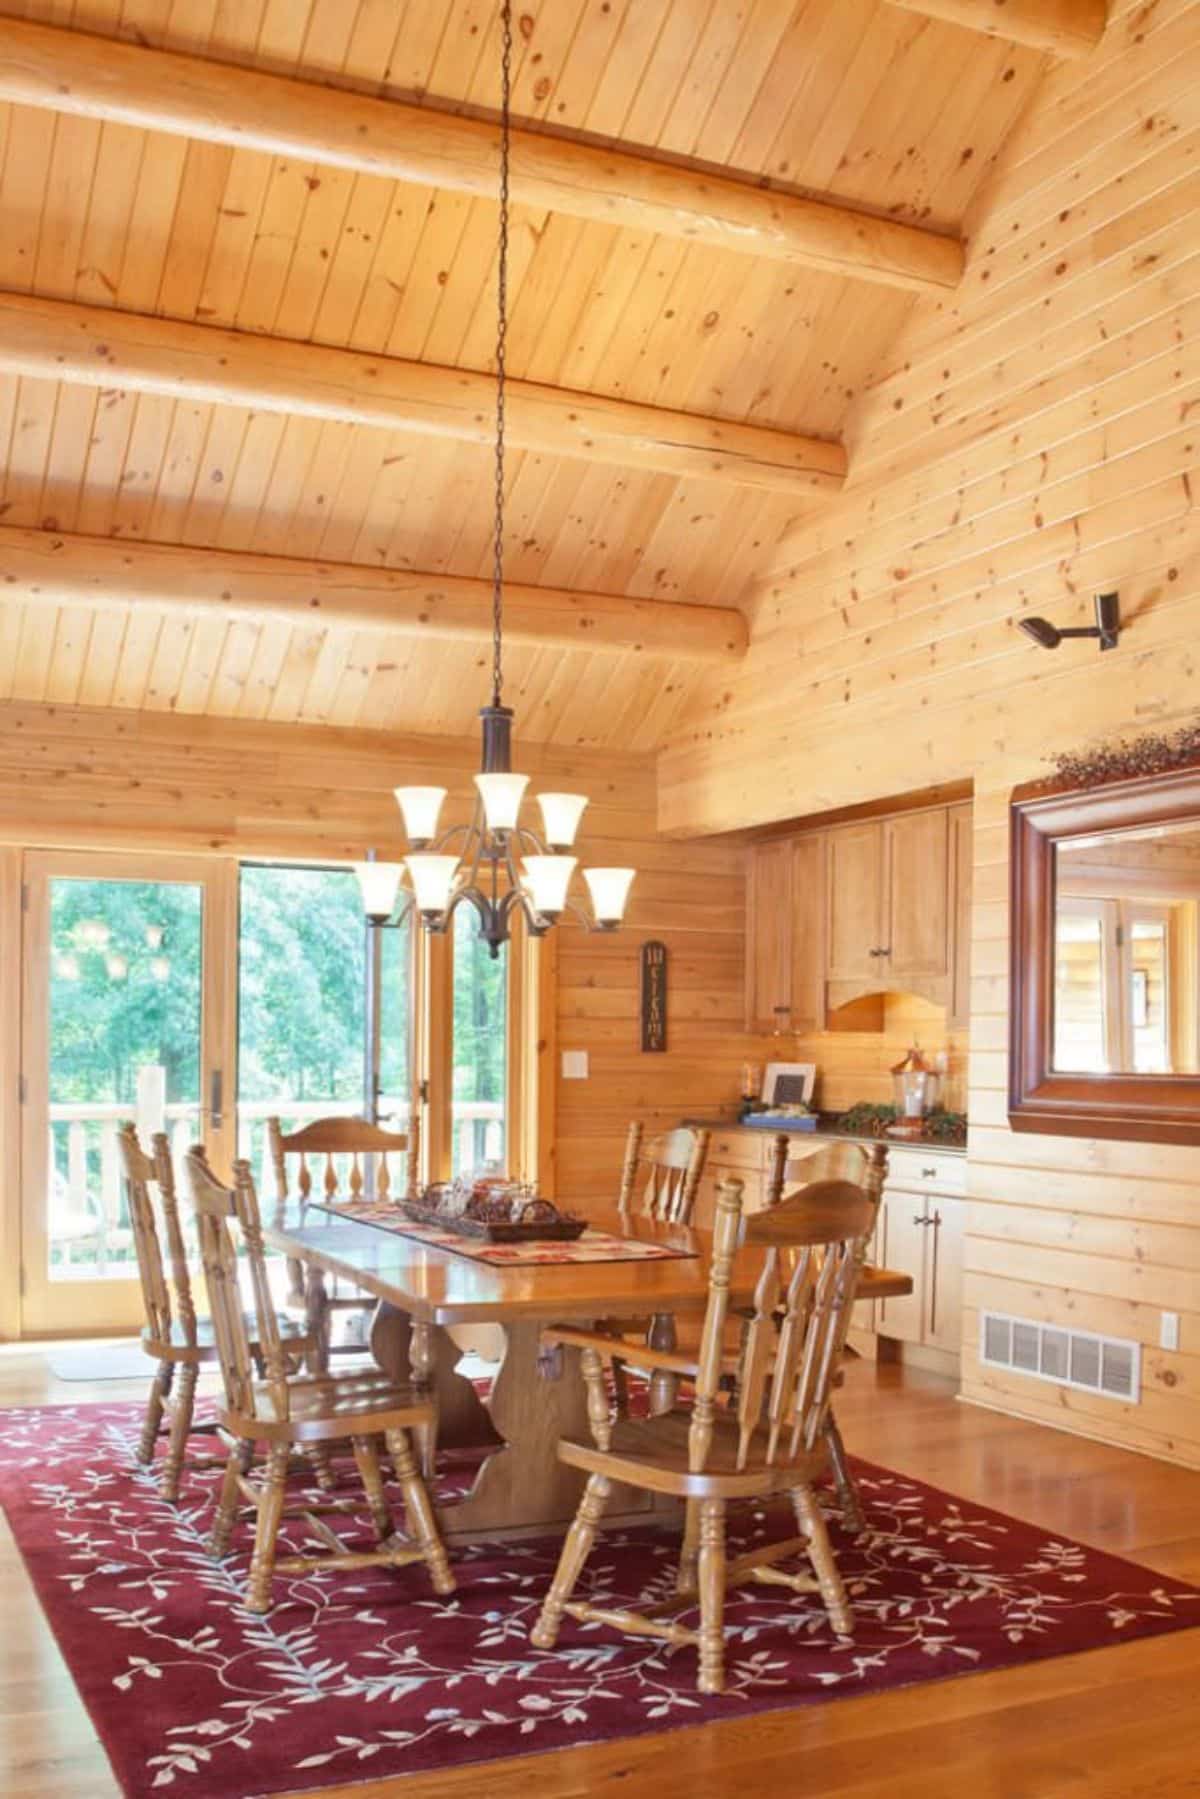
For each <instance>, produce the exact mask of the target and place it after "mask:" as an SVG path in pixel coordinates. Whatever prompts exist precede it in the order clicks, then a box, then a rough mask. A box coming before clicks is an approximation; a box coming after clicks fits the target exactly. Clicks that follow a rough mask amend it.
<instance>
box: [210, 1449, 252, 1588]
mask: <svg viewBox="0 0 1200 1799" xmlns="http://www.w3.org/2000/svg"><path fill="white" fill-rule="evenodd" d="M248 1447H249V1445H248V1444H246V1443H235V1444H234V1446H233V1448H232V1449H231V1450H230V1451H229V1460H228V1461H227V1462H226V1464H225V1474H224V1477H223V1478H222V1481H221V1491H220V1493H219V1495H218V1497H217V1509H216V1512H215V1513H214V1514H213V1522H212V1531H211V1533H210V1535H209V1539H208V1553H209V1555H211V1556H212V1557H214V1559H215V1560H216V1561H220V1560H221V1558H222V1556H226V1555H228V1554H229V1539H230V1537H231V1536H232V1535H233V1527H234V1525H235V1524H236V1522H237V1508H238V1492H239V1488H238V1479H239V1477H240V1476H241V1475H242V1474H243V1473H244V1472H245V1469H246V1450H247V1448H248Z"/></svg>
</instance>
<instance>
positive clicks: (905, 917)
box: [826, 806, 951, 1005]
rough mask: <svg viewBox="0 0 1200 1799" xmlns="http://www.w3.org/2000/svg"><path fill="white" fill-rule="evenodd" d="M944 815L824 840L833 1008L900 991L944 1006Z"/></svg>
mask: <svg viewBox="0 0 1200 1799" xmlns="http://www.w3.org/2000/svg"><path fill="white" fill-rule="evenodd" d="M949 841H950V832H949V824H948V819H947V810H946V808H945V807H944V806H939V807H937V808H936V809H935V810H933V811H930V812H905V813H898V814H897V815H896V816H895V817H894V818H883V819H871V820H869V821H866V822H864V823H862V824H855V825H840V826H838V827H837V828H836V829H834V830H832V831H830V832H829V849H828V870H829V875H828V883H827V898H826V912H827V926H826V941H827V943H828V945H829V956H828V960H827V963H826V974H827V976H828V979H829V981H830V983H831V984H832V989H833V990H832V992H831V994H830V1000H831V1003H833V1004H836V1005H842V1004H844V1003H845V1002H846V1001H847V1000H848V999H854V998H856V997H858V995H860V994H863V993H878V992H880V991H885V990H888V989H892V990H899V989H903V990H904V991H906V992H909V993H920V994H923V995H925V996H926V997H927V998H929V999H932V1000H935V1001H937V1002H939V1003H941V1004H943V1005H944V1004H945V1003H946V1001H947V998H948V986H949V982H948V976H949V970H950V960H951V952H950V868H949Z"/></svg>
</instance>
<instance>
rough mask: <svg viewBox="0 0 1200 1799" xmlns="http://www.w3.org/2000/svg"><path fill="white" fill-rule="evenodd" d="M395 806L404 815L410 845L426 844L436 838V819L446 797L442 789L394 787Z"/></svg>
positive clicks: (444, 790)
mask: <svg viewBox="0 0 1200 1799" xmlns="http://www.w3.org/2000/svg"><path fill="white" fill-rule="evenodd" d="M392 791H393V792H394V794H395V795H396V804H397V805H398V806H399V808H400V811H401V812H402V814H403V815H404V829H405V830H406V831H407V832H408V837H409V841H410V843H428V842H429V841H430V839H431V838H433V837H436V836H437V828H438V817H439V815H440V813H441V810H442V801H443V800H444V799H445V797H446V789H445V788H444V787H395V788H393V789H392Z"/></svg>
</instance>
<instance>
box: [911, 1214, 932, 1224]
mask: <svg viewBox="0 0 1200 1799" xmlns="http://www.w3.org/2000/svg"><path fill="white" fill-rule="evenodd" d="M913 1223H914V1224H928V1223H929V1220H928V1218H926V1217H925V1216H924V1214H923V1213H921V1212H914V1213H913Z"/></svg>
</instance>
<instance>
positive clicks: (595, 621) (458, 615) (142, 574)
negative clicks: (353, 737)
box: [0, 525, 747, 662]
mask: <svg viewBox="0 0 1200 1799" xmlns="http://www.w3.org/2000/svg"><path fill="white" fill-rule="evenodd" d="M504 592H505V597H504V630H505V636H506V637H507V638H508V639H509V640H510V641H512V642H514V643H525V644H534V645H537V646H538V647H540V648H543V649H568V650H577V649H598V650H634V651H639V652H640V653H641V654H642V655H644V656H654V657H662V658H663V659H665V660H667V661H672V662H676V661H680V662H689V661H690V662H727V661H729V660H730V659H731V658H736V657H738V656H741V655H742V654H743V653H744V651H745V648H746V639H747V633H746V621H745V619H744V618H743V617H742V614H741V613H740V612H734V611H731V610H729V609H728V608H725V607H718V606H697V605H692V604H689V603H687V602H683V601H680V602H674V601H671V600H636V599H629V598H627V597H626V596H625V595H623V594H597V593H574V592H572V591H570V590H568V589H565V588H561V587H527V586H524V585H522V584H520V583H518V582H513V583H512V584H511V585H507V586H506V587H505V590H504ZM0 593H2V594H3V596H4V598H5V600H18V601H24V602H26V603H27V604H32V605H39V606H43V607H52V606H91V607H103V606H107V605H120V606H140V607H148V608H150V609H152V610H154V611H161V612H174V613H178V612H189V613H199V614H204V615H207V616H209V617H217V618H230V619H245V620H249V621H250V622H252V623H259V622H261V621H262V620H264V619H287V620H290V621H291V622H292V623H294V624H296V625H302V626H304V627H305V628H307V629H309V630H311V629H312V628H313V626H314V625H322V624H324V625H329V626H331V627H335V626H336V627H341V628H349V629H354V630H369V631H382V632H395V633H396V634H397V635H399V636H403V637H414V638H419V639H423V640H426V641H428V642H434V641H437V640H438V639H443V640H444V639H450V640H455V641H459V642H468V643H484V642H490V640H491V635H492V620H491V595H492V589H491V583H490V582H489V581H477V580H473V579H469V578H467V577H465V576H461V575H422V574H415V573H413V572H412V571H411V570H408V569H384V568H363V567H359V566H358V565H357V564H351V563H337V562H310V561H307V560H305V561H301V560H300V559H298V558H295V557H291V556H251V555H246V554H244V553H238V552H232V551H226V550H201V549H192V548H190V547H188V548H185V547H183V546H181V545H175V544H153V543H141V542H139V543H131V542H128V541H123V540H121V539H114V538H107V537H78V536H72V535H69V534H67V533H64V532H59V531H32V530H26V529H24V528H22V527H20V526H16V525H8V526H0Z"/></svg>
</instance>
